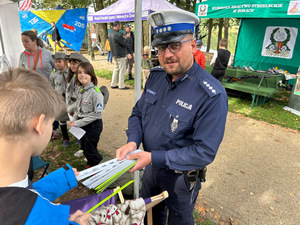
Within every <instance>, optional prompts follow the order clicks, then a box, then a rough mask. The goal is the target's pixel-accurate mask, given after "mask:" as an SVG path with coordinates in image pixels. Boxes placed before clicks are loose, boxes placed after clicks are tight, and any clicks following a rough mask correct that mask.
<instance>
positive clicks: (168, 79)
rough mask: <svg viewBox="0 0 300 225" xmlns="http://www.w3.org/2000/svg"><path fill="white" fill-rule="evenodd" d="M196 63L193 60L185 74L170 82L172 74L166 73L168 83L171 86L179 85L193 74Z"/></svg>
mask: <svg viewBox="0 0 300 225" xmlns="http://www.w3.org/2000/svg"><path fill="white" fill-rule="evenodd" d="M196 64H197V63H195V61H194V64H193V65H192V67H191V68H190V69H189V70H188V71H187V72H186V73H185V74H183V75H182V76H181V77H179V78H177V79H176V80H175V81H174V82H172V76H171V75H170V74H168V73H167V75H166V79H167V81H168V83H169V84H170V86H171V88H173V87H177V86H180V85H181V84H182V83H184V82H185V81H186V80H189V79H191V78H192V77H193V76H194V74H195V73H196V70H197V68H196V67H197V65H196Z"/></svg>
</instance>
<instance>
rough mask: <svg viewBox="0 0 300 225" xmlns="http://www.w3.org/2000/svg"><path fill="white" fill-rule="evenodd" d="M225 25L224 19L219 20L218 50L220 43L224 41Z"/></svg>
mask: <svg viewBox="0 0 300 225" xmlns="http://www.w3.org/2000/svg"><path fill="white" fill-rule="evenodd" d="M223 23H224V19H223V18H220V19H219V33H218V48H217V49H219V41H220V40H221V39H222V34H223Z"/></svg>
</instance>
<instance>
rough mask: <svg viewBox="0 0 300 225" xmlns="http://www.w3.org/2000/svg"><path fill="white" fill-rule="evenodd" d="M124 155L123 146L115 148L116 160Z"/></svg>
mask: <svg viewBox="0 0 300 225" xmlns="http://www.w3.org/2000/svg"><path fill="white" fill-rule="evenodd" d="M125 155H126V149H125V148H124V146H122V147H121V148H119V149H117V151H116V158H117V159H118V160H122V159H124V157H125Z"/></svg>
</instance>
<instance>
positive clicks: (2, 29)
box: [0, 0, 24, 72]
mask: <svg viewBox="0 0 300 225" xmlns="http://www.w3.org/2000/svg"><path fill="white" fill-rule="evenodd" d="M17 2H18V1H17V0H15V1H9V0H1V1H0V72H2V71H4V70H6V69H7V67H18V61H19V56H20V53H21V52H22V51H23V49H24V48H23V45H22V42H21V25H20V19H19V12H18V4H17Z"/></svg>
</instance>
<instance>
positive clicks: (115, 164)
mask: <svg viewBox="0 0 300 225" xmlns="http://www.w3.org/2000/svg"><path fill="white" fill-rule="evenodd" d="M139 151H141V150H140V149H138V150H136V151H133V152H132V153H130V154H134V153H137V152H139ZM135 164H136V160H127V159H126V157H125V158H124V159H123V160H121V161H118V160H117V159H116V158H115V159H112V160H109V161H107V162H104V163H101V164H99V165H97V166H93V167H91V168H88V169H86V170H83V171H81V172H80V174H79V175H78V176H77V177H76V178H77V180H78V181H81V180H83V179H86V178H87V179H86V180H85V181H83V182H82V183H83V185H85V186H86V187H88V188H89V189H95V190H96V191H97V193H101V192H103V191H104V190H105V189H106V188H107V187H108V186H109V185H111V184H112V183H113V182H115V181H116V180H117V179H118V178H120V177H121V176H122V175H123V174H124V173H126V172H127V171H128V170H130V169H131V168H132V167H133V166H134V165H135Z"/></svg>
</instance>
